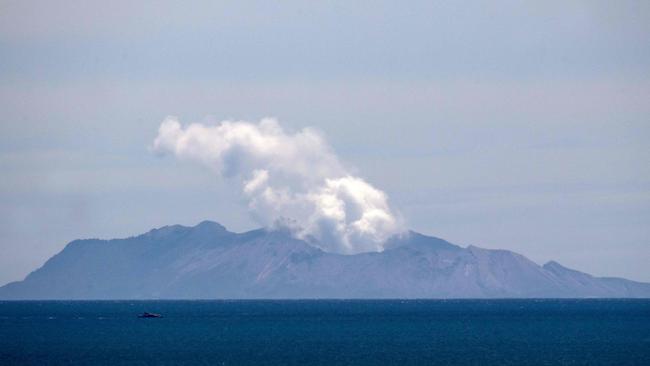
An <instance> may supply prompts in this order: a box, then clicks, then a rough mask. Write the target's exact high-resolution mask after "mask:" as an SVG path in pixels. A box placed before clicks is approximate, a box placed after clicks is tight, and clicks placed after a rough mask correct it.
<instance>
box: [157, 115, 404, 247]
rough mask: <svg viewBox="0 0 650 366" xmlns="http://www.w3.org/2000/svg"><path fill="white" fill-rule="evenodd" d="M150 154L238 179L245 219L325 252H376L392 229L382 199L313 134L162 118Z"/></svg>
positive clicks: (269, 124)
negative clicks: (244, 201)
mask: <svg viewBox="0 0 650 366" xmlns="http://www.w3.org/2000/svg"><path fill="white" fill-rule="evenodd" d="M153 150H154V151H155V152H159V153H167V152H170V153H173V154H174V155H175V156H176V157H178V158H180V159H187V160H195V161H199V162H201V163H203V164H205V165H206V166H208V167H210V168H212V169H214V170H215V171H216V172H217V173H218V174H220V175H221V176H223V177H231V178H235V179H239V180H241V183H242V192H243V194H244V196H245V197H246V198H247V200H248V206H249V209H250V211H251V213H252V214H253V216H254V217H255V218H256V220H258V221H259V222H260V223H261V224H263V225H266V226H272V225H278V223H279V224H281V225H283V226H287V227H289V228H290V229H291V230H292V232H293V233H294V235H296V236H297V237H300V238H305V239H308V240H309V241H311V242H312V244H314V245H316V246H319V247H320V248H321V249H323V250H325V251H329V252H336V253H344V254H354V253H360V252H368V251H381V250H382V249H383V243H384V241H385V240H386V239H387V238H388V236H390V235H392V234H394V233H396V232H397V231H398V230H399V226H400V225H399V223H398V220H397V218H396V216H395V215H394V214H393V213H392V212H391V209H390V207H389V205H388V199H387V197H386V194H385V193H384V192H382V191H381V190H378V189H377V188H375V187H373V186H372V185H370V184H369V183H367V182H366V181H364V180H363V179H362V178H359V177H355V176H353V175H351V174H350V173H349V172H348V171H347V170H346V169H345V168H344V167H343V165H342V164H341V162H340V161H339V159H338V158H337V156H336V155H335V154H334V153H333V152H332V150H331V148H330V147H329V146H328V145H327V143H326V142H325V140H324V139H323V138H322V137H321V135H320V134H318V133H317V132H316V131H314V130H312V129H310V128H305V129H303V130H301V131H299V132H296V133H287V132H285V131H284V130H283V129H282V128H281V127H280V125H279V123H278V122H277V121H276V120H275V119H270V118H265V119H262V120H261V121H260V122H259V123H257V124H255V123H251V122H246V121H223V122H221V123H219V124H217V125H212V126H206V125H203V124H197V123H194V124H190V125H189V126H187V127H185V128H184V127H183V126H181V124H180V123H179V121H178V120H177V119H176V118H174V117H167V118H166V119H165V120H164V121H163V122H162V124H161V125H160V128H159V130H158V136H157V137H156V139H155V141H154V143H153Z"/></svg>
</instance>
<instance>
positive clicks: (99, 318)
mask: <svg viewBox="0 0 650 366" xmlns="http://www.w3.org/2000/svg"><path fill="white" fill-rule="evenodd" d="M143 311H149V312H156V313H161V314H163V315H164V318H162V319H139V318H137V317H136V315H137V314H138V313H141V312H143ZM178 364H183V365H379V364H384V365H401V366H404V365H650V300H446V301H445V300H406V301H403V300H377V301H374V300H369V301H365V300H348V301H346V300H316V301H309V300H304V301H302V300H300V301H25V302H22V301H18V302H0V365H178Z"/></svg>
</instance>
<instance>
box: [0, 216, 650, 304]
mask: <svg viewBox="0 0 650 366" xmlns="http://www.w3.org/2000/svg"><path fill="white" fill-rule="evenodd" d="M385 247H386V249H385V250H384V251H383V252H367V253H359V254H355V255H343V254H336V253H328V252H324V251H323V250H321V249H319V248H316V247H314V246H312V245H310V244H309V243H307V242H306V241H303V240H300V239H296V238H293V237H292V236H291V235H290V234H289V233H288V231H284V230H269V229H256V230H251V231H247V232H243V233H233V232H230V231H228V230H227V229H226V228H225V227H224V226H222V225H220V224H218V223H216V222H213V221H202V222H201V223H199V224H197V225H196V226H193V227H188V226H182V225H169V226H163V227H161V228H157V229H152V230H150V231H148V232H146V233H144V234H140V235H137V236H132V237H128V238H124V239H110V240H101V239H81V240H73V241H72V242H70V243H68V244H67V245H66V246H65V247H64V249H63V250H62V251H61V252H59V253H58V254H56V255H54V256H53V257H51V258H50V259H49V260H48V261H46V262H45V264H44V265H43V266H41V267H40V268H38V269H37V270H35V271H33V272H31V273H30V274H29V275H28V276H27V277H26V278H25V279H24V280H23V281H17V282H12V283H9V284H7V285H5V286H2V287H0V299H15V300H18V299H162V298H164V299H240V298H241V299H247V298H273V299H275V298H289V299H291V298H501V297H503V298H533V297H540V298H544V297H560V298H567V297H576V298H582V297H650V284H648V283H642V282H636V281H630V280H626V279H622V278H613V277H594V276H592V275H589V274H587V273H583V272H580V271H576V270H573V269H570V268H567V267H564V266H562V265H561V264H559V263H557V262H555V261H549V262H547V263H545V264H544V265H541V266H540V265H538V264H537V263H535V262H533V261H531V260H530V259H528V258H526V257H525V256H523V255H521V254H518V253H515V252H512V251H508V250H503V249H484V248H480V247H477V246H473V245H470V246H468V247H461V246H458V245H455V244H452V243H450V242H447V241H445V240H443V239H440V238H436V237H432V236H427V235H423V234H420V233H417V232H414V231H409V232H406V233H403V234H400V235H396V236H394V237H392V238H390V239H389V240H388V241H387V242H386V246H385Z"/></svg>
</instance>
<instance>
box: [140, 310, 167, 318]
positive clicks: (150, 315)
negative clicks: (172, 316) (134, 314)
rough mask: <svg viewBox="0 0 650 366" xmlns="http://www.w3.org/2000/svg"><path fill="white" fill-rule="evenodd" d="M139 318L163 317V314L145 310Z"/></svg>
mask: <svg viewBox="0 0 650 366" xmlns="http://www.w3.org/2000/svg"><path fill="white" fill-rule="evenodd" d="M138 318H162V315H160V314H155V313H147V312H146V311H145V312H144V313H142V314H140V315H138Z"/></svg>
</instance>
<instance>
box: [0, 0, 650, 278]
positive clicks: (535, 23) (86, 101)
mask: <svg viewBox="0 0 650 366" xmlns="http://www.w3.org/2000/svg"><path fill="white" fill-rule="evenodd" d="M649 4H650V3H649V2H647V1H616V2H611V1H572V2H564V1H557V2H553V1H551V2H549V1H502V2H498V3H497V4H496V5H495V3H494V2H467V3H463V4H457V3H454V2H430V1H426V2H409V3H408V4H405V3H404V2H397V1H395V2H376V1H373V2H367V3H366V2H354V4H350V2H321V3H319V4H314V3H313V2H281V3H274V2H268V1H266V2H246V3H242V2H231V3H219V4H216V3H212V2H205V3H193V2H177V3H162V2H150V3H147V2H139V3H138V4H132V3H131V2H119V1H118V2H87V1H61V2H31V1H2V2H0V111H2V117H1V120H0V170H1V172H2V175H1V177H2V179H0V249H1V250H2V253H3V254H2V255H0V284H2V283H5V282H8V281H12V280H18V279H21V278H22V277H24V276H25V275H26V274H27V273H28V272H29V271H30V270H33V269H35V268H36V267H38V266H40V265H41V264H42V263H43V262H44V261H45V260H46V259H47V258H48V257H50V256H51V255H53V254H55V253H56V252H58V251H59V250H61V249H62V248H63V246H64V245H65V244H66V243H67V242H68V241H70V240H73V239H76V238H83V237H102V238H112V237H120V236H128V235H132V234H137V233H141V232H144V231H147V230H149V229H151V228H153V227H157V226H162V225H166V224H174V223H181V224H195V223H197V222H199V221H201V220H203V219H212V220H215V221H219V222H221V223H223V224H224V225H226V226H227V227H228V228H230V229H231V230H237V231H241V230H247V229H251V228H254V227H256V224H255V223H254V222H253V221H252V220H251V218H250V217H249V215H248V213H247V212H246V209H245V205H244V204H243V200H242V198H241V196H240V193H239V190H240V187H238V186H237V185H235V184H233V182H229V181H223V180H220V179H218V178H217V177H216V176H215V175H214V174H212V173H211V172H209V171H207V170H205V169H203V168H202V167H200V166H198V165H192V164H184V163H181V162H177V161H175V160H174V159H172V158H163V159H161V158H159V157H156V156H153V155H152V154H151V153H150V152H149V151H148V149H147V147H148V146H149V145H150V144H151V142H152V140H153V138H154V137H155V136H156V129H157V127H158V125H159V124H160V122H161V121H162V120H163V118H164V117H165V116H167V115H175V116H178V117H179V118H180V119H181V120H182V121H185V122H190V121H205V120H208V121H209V120H211V119H213V120H221V119H225V118H237V119H249V120H258V119H260V118H262V117H264V116H274V117H276V118H278V119H279V120H280V122H281V123H282V124H283V125H284V126H285V127H287V128H288V129H293V130H297V129H300V128H302V127H305V126H314V127H316V128H318V129H319V130H321V131H322V132H323V133H324V134H325V135H326V136H327V138H328V141H329V142H330V143H331V145H332V146H333V147H334V149H335V150H336V151H337V153H338V154H339V156H340V158H341V159H342V160H343V161H346V162H347V163H349V164H351V165H353V166H354V167H356V170H357V172H358V174H359V175H361V176H363V177H365V178H367V180H368V181H370V182H371V183H372V184H373V185H375V186H376V187H378V188H381V189H383V190H384V191H386V192H387V193H388V194H389V196H390V201H391V204H392V205H393V206H394V207H395V208H397V209H398V210H399V211H400V212H401V214H402V215H403V216H404V217H405V218H406V220H407V223H408V225H409V226H410V227H412V228H413V229H415V230H417V231H420V232H423V233H426V234H431V235H436V236H440V237H443V238H445V239H448V240H450V241H452V242H455V243H458V244H462V245H467V244H474V245H478V246H483V247H488V248H506V249H510V250H514V251H517V252H520V253H522V254H525V255H527V256H528V257H530V258H531V259H533V260H535V261H537V262H538V263H543V262H544V261H546V260H549V259H555V260H558V261H559V262H561V263H563V264H565V265H567V266H570V267H575V268H577V269H580V270H584V271H587V272H590V273H593V274H597V275H615V276H624V277H628V278H631V279H637V280H645V281H650V266H648V265H647V263H648V262H650V169H649V168H648V167H649V166H650V144H649V143H648V139H649V138H650V46H648V45H649V44H650V43H649V42H648V40H649V39H650V5H649Z"/></svg>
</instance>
